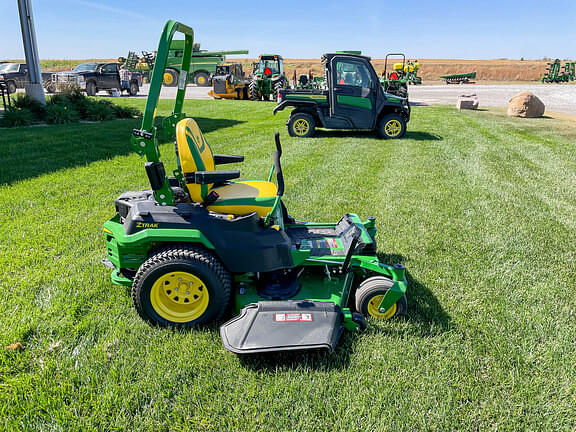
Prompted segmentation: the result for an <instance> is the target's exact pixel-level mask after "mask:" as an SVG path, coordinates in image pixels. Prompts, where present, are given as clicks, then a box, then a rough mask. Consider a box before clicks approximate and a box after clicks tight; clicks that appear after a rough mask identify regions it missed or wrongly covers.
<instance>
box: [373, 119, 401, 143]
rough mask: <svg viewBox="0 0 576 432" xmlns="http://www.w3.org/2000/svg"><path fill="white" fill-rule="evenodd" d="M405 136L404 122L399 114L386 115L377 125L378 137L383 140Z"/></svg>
mask: <svg viewBox="0 0 576 432" xmlns="http://www.w3.org/2000/svg"><path fill="white" fill-rule="evenodd" d="M405 134H406V120H404V117H402V116H401V115H399V114H387V115H385V116H384V117H382V118H381V119H380V123H378V136H379V137H380V138H384V139H398V138H402V137H403V136H404V135H405Z"/></svg>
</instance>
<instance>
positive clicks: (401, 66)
mask: <svg viewBox="0 0 576 432" xmlns="http://www.w3.org/2000/svg"><path fill="white" fill-rule="evenodd" d="M391 57H392V58H394V57H395V58H396V60H399V59H400V58H401V59H402V62H400V61H396V62H395V63H394V64H393V67H392V70H390V67H389V66H388V62H389V61H390V58H391ZM406 66H407V65H406V56H405V55H404V54H401V53H400V54H386V59H385V60H384V71H383V72H382V78H381V79H380V81H381V83H382V86H383V87H384V91H385V92H387V93H390V94H394V95H396V96H400V97H403V98H407V97H408V79H407V77H406V75H407V71H405V69H407V67H406Z"/></svg>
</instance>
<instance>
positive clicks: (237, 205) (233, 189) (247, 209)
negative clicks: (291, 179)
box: [206, 181, 277, 217]
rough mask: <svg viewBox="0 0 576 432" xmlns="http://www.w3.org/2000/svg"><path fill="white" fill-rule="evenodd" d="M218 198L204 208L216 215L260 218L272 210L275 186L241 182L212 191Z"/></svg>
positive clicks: (263, 182)
mask: <svg viewBox="0 0 576 432" xmlns="http://www.w3.org/2000/svg"><path fill="white" fill-rule="evenodd" d="M213 191H214V192H216V193H217V194H218V195H219V197H218V199H217V200H216V201H215V202H213V203H212V204H210V205H209V206H207V207H206V208H207V209H208V210H211V211H215V212H218V213H230V214H237V215H242V214H248V213H252V212H256V213H258V216H260V217H266V215H267V214H268V213H269V212H270V211H271V210H272V207H273V206H274V201H275V200H276V192H277V189H276V185H275V184H274V183H271V182H267V181H241V182H235V183H231V184H228V185H225V186H220V187H216V188H214V189H213Z"/></svg>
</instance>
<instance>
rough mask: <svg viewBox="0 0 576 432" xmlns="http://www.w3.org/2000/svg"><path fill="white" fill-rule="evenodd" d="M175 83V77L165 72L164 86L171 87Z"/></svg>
mask: <svg viewBox="0 0 576 432" xmlns="http://www.w3.org/2000/svg"><path fill="white" fill-rule="evenodd" d="M173 82H174V77H173V76H172V74H171V73H168V72H164V84H166V85H170V84H172V83H173Z"/></svg>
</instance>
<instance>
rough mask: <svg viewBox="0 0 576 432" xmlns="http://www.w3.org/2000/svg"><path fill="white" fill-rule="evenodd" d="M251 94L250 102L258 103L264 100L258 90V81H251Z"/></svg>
mask: <svg viewBox="0 0 576 432" xmlns="http://www.w3.org/2000/svg"><path fill="white" fill-rule="evenodd" d="M249 93H250V100H253V101H258V100H260V99H261V98H262V95H261V94H260V91H259V90H258V84H256V81H250V86H249Z"/></svg>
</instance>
